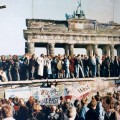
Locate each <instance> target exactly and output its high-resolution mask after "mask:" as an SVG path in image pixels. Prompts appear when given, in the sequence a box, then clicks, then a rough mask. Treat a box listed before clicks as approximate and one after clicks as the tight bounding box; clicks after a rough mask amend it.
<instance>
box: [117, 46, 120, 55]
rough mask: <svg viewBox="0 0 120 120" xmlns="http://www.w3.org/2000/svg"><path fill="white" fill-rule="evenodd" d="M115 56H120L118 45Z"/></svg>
mask: <svg viewBox="0 0 120 120" xmlns="http://www.w3.org/2000/svg"><path fill="white" fill-rule="evenodd" d="M117 56H120V46H118V47H117Z"/></svg>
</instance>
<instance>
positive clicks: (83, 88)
mask: <svg viewBox="0 0 120 120" xmlns="http://www.w3.org/2000/svg"><path fill="white" fill-rule="evenodd" d="M89 92H91V87H90V86H89V85H88V84H83V85H79V86H76V88H75V87H73V86H66V88H65V89H64V96H72V98H74V99H79V98H81V96H83V95H85V94H87V93H89Z"/></svg>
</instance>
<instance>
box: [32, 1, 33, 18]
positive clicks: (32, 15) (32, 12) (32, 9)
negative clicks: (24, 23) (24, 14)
mask: <svg viewBox="0 0 120 120" xmlns="http://www.w3.org/2000/svg"><path fill="white" fill-rule="evenodd" d="M32 19H33V0H32Z"/></svg>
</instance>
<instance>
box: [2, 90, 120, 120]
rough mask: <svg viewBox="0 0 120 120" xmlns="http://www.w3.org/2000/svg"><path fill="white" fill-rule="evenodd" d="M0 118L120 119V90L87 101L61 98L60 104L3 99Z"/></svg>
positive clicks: (52, 119)
mask: <svg viewBox="0 0 120 120" xmlns="http://www.w3.org/2000/svg"><path fill="white" fill-rule="evenodd" d="M0 120H120V93H119V92H116V93H113V94H112V93H108V94H107V95H106V96H101V95H100V94H99V92H97V94H96V95H95V96H92V98H91V100H90V101H88V99H87V98H86V97H84V98H82V99H81V100H78V99H76V100H74V101H73V102H72V101H71V99H69V98H67V99H65V98H64V97H63V96H61V97H60V102H59V104H58V105H40V104H39V102H38V101H37V100H35V98H34V97H33V96H30V98H29V100H28V101H26V102H25V101H24V100H23V98H18V97H9V99H8V100H6V99H0Z"/></svg>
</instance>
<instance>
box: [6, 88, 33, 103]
mask: <svg viewBox="0 0 120 120" xmlns="http://www.w3.org/2000/svg"><path fill="white" fill-rule="evenodd" d="M30 96H32V92H31V88H28V87H25V88H16V89H7V90H5V98H6V99H8V98H9V97H18V98H23V99H24V100H25V101H27V100H28V99H29V97H30Z"/></svg>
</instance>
